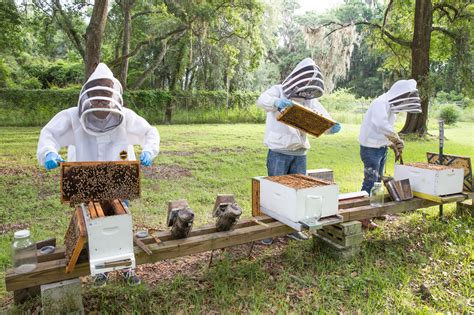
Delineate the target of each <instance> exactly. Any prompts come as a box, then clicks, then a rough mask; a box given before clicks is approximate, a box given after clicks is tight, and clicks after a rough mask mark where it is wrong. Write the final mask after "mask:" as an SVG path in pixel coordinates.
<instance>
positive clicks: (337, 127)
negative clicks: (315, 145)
mask: <svg viewBox="0 0 474 315" xmlns="http://www.w3.org/2000/svg"><path fill="white" fill-rule="evenodd" d="M341 129H342V126H341V124H340V123H338V122H337V123H336V124H335V125H334V126H332V127H331V131H330V132H331V133H338V132H339V131H341Z"/></svg>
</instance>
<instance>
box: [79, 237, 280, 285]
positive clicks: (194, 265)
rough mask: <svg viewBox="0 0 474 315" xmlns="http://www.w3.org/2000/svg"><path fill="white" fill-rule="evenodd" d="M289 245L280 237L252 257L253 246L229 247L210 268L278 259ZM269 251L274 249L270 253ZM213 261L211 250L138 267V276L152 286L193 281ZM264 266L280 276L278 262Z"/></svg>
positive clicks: (88, 279)
mask: <svg viewBox="0 0 474 315" xmlns="http://www.w3.org/2000/svg"><path fill="white" fill-rule="evenodd" d="M287 244H288V239H287V238H285V237H280V238H277V239H275V241H274V242H273V244H272V245H271V246H266V245H262V244H261V243H260V242H255V243H254V247H253V249H252V252H251V255H250V256H249V252H250V248H251V246H252V245H251V243H248V244H242V245H238V246H233V247H228V248H226V249H225V250H224V251H223V250H220V249H219V250H215V251H214V252H213V254H212V257H213V258H212V265H211V268H212V267H213V266H215V265H217V264H219V261H220V260H222V259H223V258H224V256H226V255H228V256H229V257H230V258H231V259H232V260H234V261H238V260H241V259H250V260H252V259H256V258H258V257H261V256H264V255H271V256H279V255H281V253H282V252H283V250H284V249H285V247H286V245H287ZM267 249H271V250H270V251H268V250H267ZM210 258H211V251H207V252H203V253H199V254H194V255H192V256H186V257H181V258H176V259H168V260H163V261H159V262H156V263H154V264H143V265H139V266H137V268H136V270H135V271H136V273H137V275H138V276H139V277H140V279H141V280H142V281H143V282H146V283H147V284H149V285H156V284H159V283H163V282H166V281H170V280H172V279H174V278H175V277H176V276H177V275H178V274H179V275H184V276H186V277H189V278H191V279H198V280H199V279H201V278H202V277H203V276H204V273H205V272H206V270H207V269H208V268H209V262H210ZM265 265H268V266H267V267H268V270H269V271H270V274H275V273H278V272H277V269H278V268H275V266H274V265H275V262H271V261H267V262H266V263H265ZM110 278H111V279H114V280H116V281H120V280H121V276H120V274H119V273H118V272H113V273H111V274H110ZM84 280H85V282H91V281H92V277H90V276H89V277H86V278H85V279H84Z"/></svg>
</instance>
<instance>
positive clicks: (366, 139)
mask: <svg viewBox="0 0 474 315" xmlns="http://www.w3.org/2000/svg"><path fill="white" fill-rule="evenodd" d="M400 112H408V113H421V104H420V97H419V95H418V90H417V89H416V81H415V80H400V81H397V82H395V83H394V84H393V85H392V87H391V88H390V89H389V90H388V92H386V93H384V94H382V95H381V96H379V97H378V98H376V99H375V100H374V101H373V102H372V104H371V105H370V107H369V109H368V110H367V113H366V114H365V116H364V121H363V122H362V125H361V127H360V135H359V142H360V158H361V159H362V162H363V163H364V181H363V183H362V190H365V191H366V192H367V193H370V190H371V189H372V187H373V186H374V182H376V181H380V180H381V177H382V175H383V173H384V168H385V162H386V158H387V148H388V147H391V148H392V149H393V151H394V153H395V157H396V159H397V160H398V158H399V157H400V156H401V154H402V152H403V148H404V143H403V140H402V139H400V137H399V136H398V134H397V133H396V132H395V130H394V127H393V126H394V124H395V120H396V118H397V113H400ZM362 223H363V225H364V226H366V227H369V228H371V227H376V225H375V224H374V223H373V222H372V221H371V220H370V221H369V220H366V221H363V222H362Z"/></svg>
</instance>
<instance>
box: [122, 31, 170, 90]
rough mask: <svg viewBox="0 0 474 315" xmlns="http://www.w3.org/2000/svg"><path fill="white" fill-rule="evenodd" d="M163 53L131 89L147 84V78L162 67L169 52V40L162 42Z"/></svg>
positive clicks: (161, 52)
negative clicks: (161, 64)
mask: <svg viewBox="0 0 474 315" xmlns="http://www.w3.org/2000/svg"><path fill="white" fill-rule="evenodd" d="M161 44H162V45H161V51H160V53H159V54H158V56H157V57H156V58H155V59H154V60H153V62H152V63H151V65H150V66H149V67H148V68H147V69H146V70H145V71H144V72H143V74H142V75H141V76H140V77H139V78H138V80H137V81H136V82H135V83H134V84H133V85H132V87H131V89H133V90H135V89H139V88H140V87H141V86H142V84H143V83H144V82H145V80H146V78H148V77H149V76H150V74H152V73H153V71H155V69H156V68H158V66H159V65H160V63H161V62H162V61H163V59H164V58H165V55H166V52H167V50H168V39H164V40H162V41H161Z"/></svg>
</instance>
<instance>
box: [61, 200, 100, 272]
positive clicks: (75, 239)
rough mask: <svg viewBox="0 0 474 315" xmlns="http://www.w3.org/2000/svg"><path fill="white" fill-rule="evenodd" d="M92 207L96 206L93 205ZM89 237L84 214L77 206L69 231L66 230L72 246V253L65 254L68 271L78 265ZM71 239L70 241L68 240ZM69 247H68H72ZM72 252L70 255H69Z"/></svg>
mask: <svg viewBox="0 0 474 315" xmlns="http://www.w3.org/2000/svg"><path fill="white" fill-rule="evenodd" d="M92 208H94V206H93V205H92ZM86 239H87V233H86V227H85V222H84V216H83V213H82V210H81V208H80V207H76V211H75V212H74V214H73V218H72V219H71V223H70V224H69V227H68V231H67V232H66V236H65V242H66V244H68V246H70V247H71V246H72V247H73V250H72V253H70V252H68V253H67V254H66V255H65V256H66V258H67V259H69V260H68V262H67V266H66V273H69V272H71V271H72V270H73V269H74V267H75V266H76V263H77V260H78V258H79V255H80V254H81V252H82V249H83V248H84V244H85V242H86ZM68 240H69V242H68ZM70 247H68V248H70ZM69 253H70V257H69Z"/></svg>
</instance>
